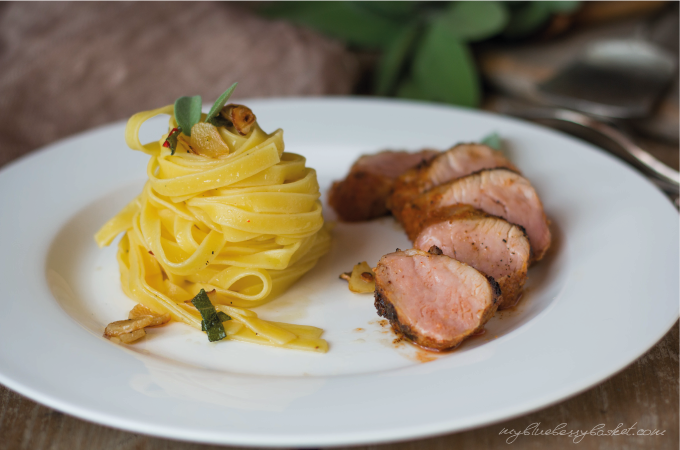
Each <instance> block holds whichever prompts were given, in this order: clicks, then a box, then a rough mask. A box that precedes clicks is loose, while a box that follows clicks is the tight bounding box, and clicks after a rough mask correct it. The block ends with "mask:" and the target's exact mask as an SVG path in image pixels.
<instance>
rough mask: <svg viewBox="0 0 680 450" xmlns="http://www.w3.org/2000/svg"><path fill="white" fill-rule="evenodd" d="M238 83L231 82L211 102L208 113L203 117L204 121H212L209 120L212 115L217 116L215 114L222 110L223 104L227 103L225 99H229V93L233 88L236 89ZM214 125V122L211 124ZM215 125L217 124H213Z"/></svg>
mask: <svg viewBox="0 0 680 450" xmlns="http://www.w3.org/2000/svg"><path fill="white" fill-rule="evenodd" d="M237 84H238V83H234V84H232V85H231V86H230V87H229V89H227V90H226V91H224V92H223V93H222V95H220V96H219V97H218V99H217V100H215V103H213V105H212V108H210V112H208V115H207V116H206V118H205V121H206V122H208V123H212V122H211V120H212V119H213V118H214V117H217V115H218V114H219V113H220V111H222V108H224V105H226V104H227V100H229V97H231V94H232V93H233V92H234V89H236V85H237ZM213 125H215V124H213ZM215 126H217V125H215Z"/></svg>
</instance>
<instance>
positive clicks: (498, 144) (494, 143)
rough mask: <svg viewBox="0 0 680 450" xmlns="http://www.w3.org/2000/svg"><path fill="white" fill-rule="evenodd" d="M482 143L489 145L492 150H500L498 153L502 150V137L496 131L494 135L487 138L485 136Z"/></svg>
mask: <svg viewBox="0 0 680 450" xmlns="http://www.w3.org/2000/svg"><path fill="white" fill-rule="evenodd" d="M480 143H482V144H484V145H488V146H489V147H491V148H492V149H494V150H498V151H500V150H501V148H502V141H501V137H500V135H499V134H498V133H496V132H495V131H494V132H493V133H489V134H487V135H486V136H484V138H483V139H482V140H481V141H480Z"/></svg>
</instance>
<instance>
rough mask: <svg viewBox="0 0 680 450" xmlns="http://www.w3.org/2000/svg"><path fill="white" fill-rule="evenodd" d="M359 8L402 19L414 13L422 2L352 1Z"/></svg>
mask: <svg viewBox="0 0 680 450" xmlns="http://www.w3.org/2000/svg"><path fill="white" fill-rule="evenodd" d="M352 2H353V3H356V4H357V5H358V6H359V7H363V8H366V9H368V10H370V11H371V12H374V13H376V14H380V15H387V16H392V17H398V18H401V17H404V16H407V15H409V14H412V13H414V12H415V10H416V8H417V7H418V6H419V4H420V3H422V0H352Z"/></svg>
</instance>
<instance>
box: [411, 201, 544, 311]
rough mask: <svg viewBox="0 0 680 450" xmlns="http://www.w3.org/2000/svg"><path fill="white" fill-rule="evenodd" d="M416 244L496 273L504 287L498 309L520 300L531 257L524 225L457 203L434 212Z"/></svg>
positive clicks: (416, 246)
mask: <svg viewBox="0 0 680 450" xmlns="http://www.w3.org/2000/svg"><path fill="white" fill-rule="evenodd" d="M413 246H414V247H415V248H417V249H419V250H424V251H425V250H429V249H430V248H432V247H433V246H436V247H437V248H439V249H441V251H442V252H443V253H444V254H445V255H446V256H450V257H451V258H454V259H457V260H458V261H461V262H464V263H465V264H468V265H470V266H472V267H474V268H475V269H477V270H479V271H480V272H482V273H484V274H486V275H489V276H491V277H493V279H494V280H496V281H497V282H498V285H499V286H500V288H501V298H500V300H499V305H498V308H499V309H505V308H509V307H511V306H513V305H514V304H515V303H517V300H518V299H519V297H520V296H521V294H522V288H523V287H524V283H525V282H526V279H527V268H528V266H529V259H530V257H531V248H530V246H529V239H528V238H527V236H526V233H525V232H524V229H523V228H522V227H521V226H519V225H513V224H511V223H509V222H507V221H506V220H504V219H502V218H500V217H496V216H492V215H489V214H486V213H485V212H483V211H480V210H478V209H475V208H473V207H472V206H470V205H454V206H451V207H448V208H444V209H441V210H438V211H436V212H435V213H433V214H431V216H430V218H429V220H428V221H426V222H425V224H424V226H423V229H422V230H421V231H420V232H419V234H418V236H417V237H416V238H415V241H414V243H413Z"/></svg>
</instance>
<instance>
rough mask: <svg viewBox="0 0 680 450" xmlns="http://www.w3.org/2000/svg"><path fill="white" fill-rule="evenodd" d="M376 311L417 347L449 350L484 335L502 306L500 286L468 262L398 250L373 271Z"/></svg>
mask: <svg viewBox="0 0 680 450" xmlns="http://www.w3.org/2000/svg"><path fill="white" fill-rule="evenodd" d="M375 282H376V288H375V307H376V309H377V310H378V314H379V315H380V316H383V317H385V318H386V319H388V320H389V321H390V323H391V324H392V328H394V330H395V331H396V332H398V333H401V334H403V335H404V336H405V337H407V338H408V339H410V340H411V341H413V342H414V343H416V344H418V345H420V346H423V347H427V348H431V349H434V350H448V349H452V348H455V347H456V346H458V345H460V343H461V342H463V340H464V339H465V338H466V337H468V336H470V335H472V334H474V333H476V332H479V331H481V330H482V329H483V328H484V324H485V323H486V322H487V321H488V320H489V319H490V318H491V317H492V316H493V315H494V313H495V312H496V309H497V307H498V300H499V297H500V288H499V287H498V283H496V282H495V281H494V280H493V278H491V277H487V276H486V275H484V274H482V273H481V272H479V271H478V270H476V269H474V268H472V267H471V266H468V265H467V264H465V263H462V262H460V261H456V260H455V259H453V258H449V257H448V256H446V255H442V254H441V250H439V249H437V248H433V249H431V251H430V252H423V251H421V250H415V249H412V250H406V251H400V250H398V251H397V252H395V253H390V254H387V255H385V256H383V257H382V258H381V259H380V261H379V262H378V266H377V268H376V271H375Z"/></svg>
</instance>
